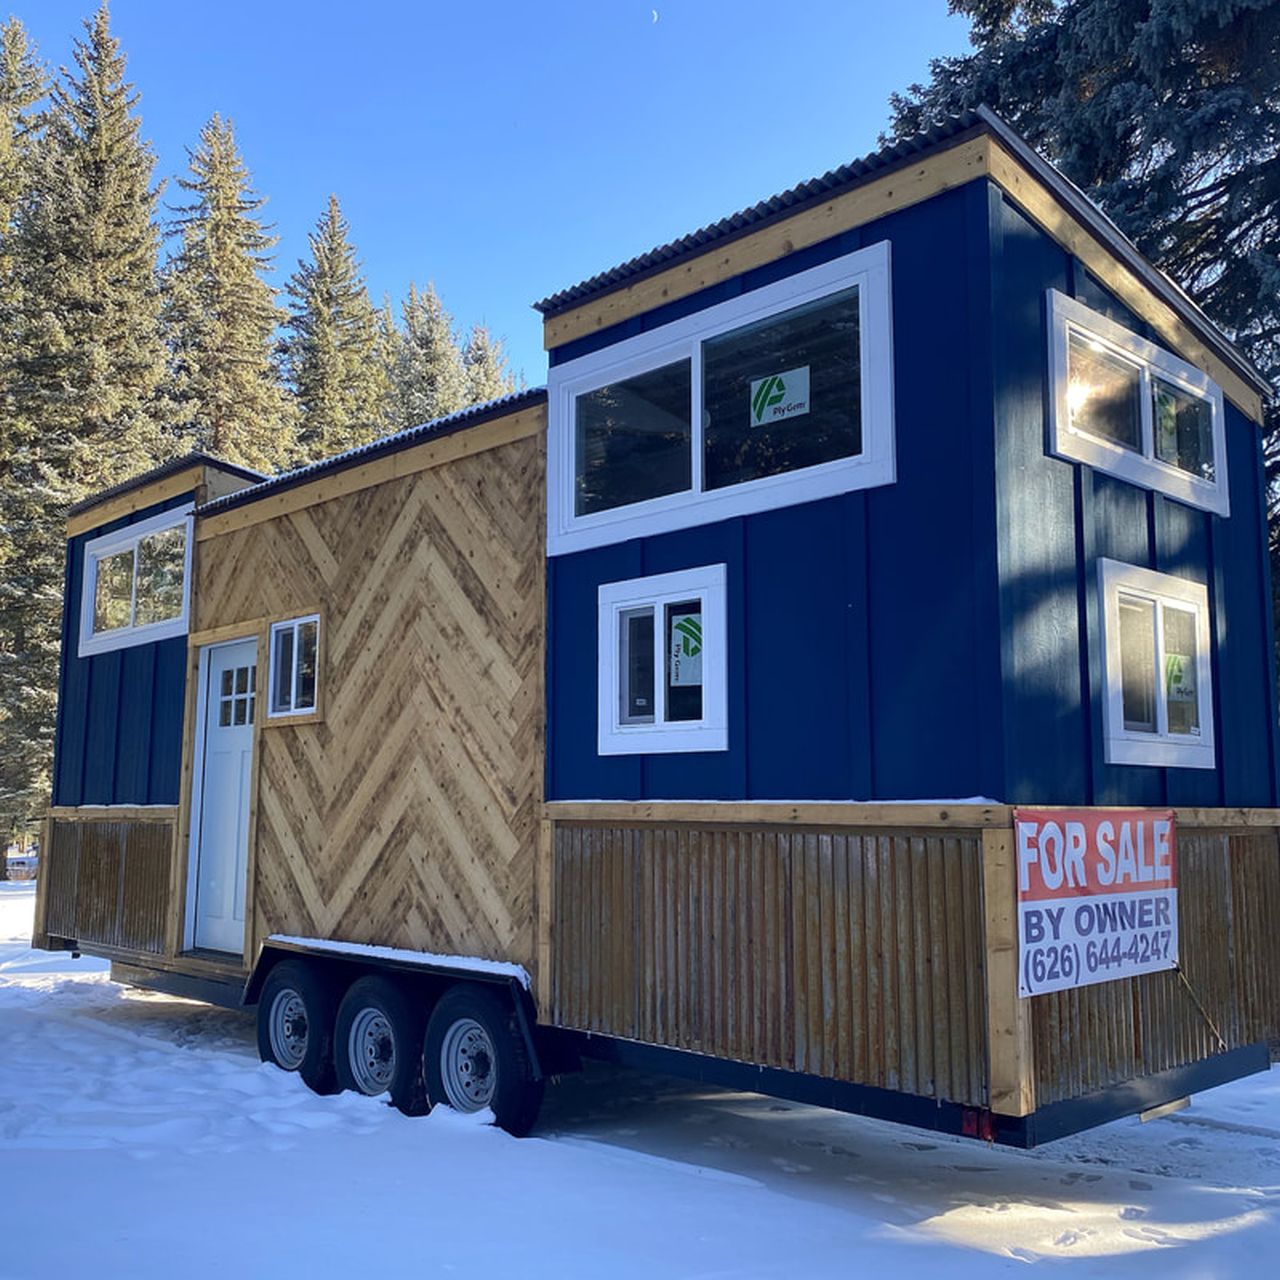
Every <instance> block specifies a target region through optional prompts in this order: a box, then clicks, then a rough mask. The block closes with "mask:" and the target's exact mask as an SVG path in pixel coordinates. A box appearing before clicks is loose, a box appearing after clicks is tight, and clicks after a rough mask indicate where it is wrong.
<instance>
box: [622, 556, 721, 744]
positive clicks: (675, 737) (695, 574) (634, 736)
mask: <svg viewBox="0 0 1280 1280" xmlns="http://www.w3.org/2000/svg"><path fill="white" fill-rule="evenodd" d="M693 597H697V598H698V599H700V600H701V601H702V719H701V720H675V721H667V720H666V718H665V717H666V693H667V681H666V651H665V643H664V642H665V639H666V636H665V626H664V623H663V618H664V612H663V611H664V609H665V607H666V606H667V605H668V604H678V603H679V602H680V601H682V600H688V599H690V598H693ZM639 608H652V609H653V610H654V626H653V640H654V679H653V686H654V698H655V701H656V702H657V706H656V707H655V709H654V722H653V723H652V724H624V723H623V722H622V705H621V703H622V699H621V691H622V681H623V677H624V675H625V674H626V673H625V672H624V671H623V669H622V661H621V659H622V633H621V620H622V616H623V615H624V614H625V613H627V612H629V611H631V610H633V609H639ZM725 609H726V600H725V566H724V565H722V564H713V565H704V566H702V567H700V568H697V569H682V570H680V571H679V572H677V573H660V574H655V575H653V576H652V577H648V578H631V579H629V580H628V581H626V582H606V583H604V584H603V585H602V586H601V587H600V588H599V645H600V647H599V685H598V697H597V708H598V711H597V716H598V727H599V734H598V747H599V752H600V754H601V755H602V756H614V755H636V754H649V753H657V752H671V751H727V750H728V749H729V714H728V707H729V678H728V677H729V663H728V653H727V651H726V645H727V643H728V625H727V622H726V618H725Z"/></svg>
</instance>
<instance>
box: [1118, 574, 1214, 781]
mask: <svg viewBox="0 0 1280 1280" xmlns="http://www.w3.org/2000/svg"><path fill="white" fill-rule="evenodd" d="M1098 564H1099V571H1098V582H1099V590H1100V593H1101V604H1102V620H1103V621H1102V649H1103V682H1102V683H1103V722H1104V731H1105V737H1106V759H1107V763H1108V764H1146V765H1164V766H1167V767H1174V768H1188V769H1212V768H1213V767H1214V764H1215V757H1214V746H1213V697H1212V685H1211V679H1210V663H1209V594H1208V592H1207V590H1206V589H1205V588H1204V587H1203V586H1202V585H1201V584H1200V583H1198V582H1188V581H1187V580H1186V579H1185V578H1175V577H1172V576H1171V575H1169V574H1166V573H1154V572H1152V571H1151V570H1150V569H1140V568H1138V567H1137V566H1135V565H1130V564H1123V563H1121V562H1120V561H1118V560H1100V561H1099V562H1098Z"/></svg>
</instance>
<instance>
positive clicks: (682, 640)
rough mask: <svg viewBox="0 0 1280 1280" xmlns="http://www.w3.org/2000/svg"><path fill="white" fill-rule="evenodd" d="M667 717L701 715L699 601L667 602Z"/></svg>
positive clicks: (694, 717) (700, 624) (683, 717)
mask: <svg viewBox="0 0 1280 1280" xmlns="http://www.w3.org/2000/svg"><path fill="white" fill-rule="evenodd" d="M665 634H666V637H667V662H666V668H667V672H666V680H667V719H668V720H701V719H702V602H701V601H700V600H686V601H683V602H681V603H680V604H669V605H667V606H666V626H665Z"/></svg>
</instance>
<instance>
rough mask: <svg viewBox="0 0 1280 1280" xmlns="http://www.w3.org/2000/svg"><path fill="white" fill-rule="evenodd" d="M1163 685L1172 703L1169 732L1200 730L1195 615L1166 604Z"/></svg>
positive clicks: (1170, 706) (1196, 731)
mask: <svg viewBox="0 0 1280 1280" xmlns="http://www.w3.org/2000/svg"><path fill="white" fill-rule="evenodd" d="M1164 688H1165V696H1166V698H1167V699H1168V703H1169V732H1170V733H1190V734H1198V733H1199V732H1200V699H1199V691H1198V689H1197V688H1196V616H1195V614H1194V613H1191V612H1190V611H1189V610H1187V609H1175V608H1171V607H1170V606H1169V605H1165V606H1164Z"/></svg>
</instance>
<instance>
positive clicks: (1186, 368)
mask: <svg viewBox="0 0 1280 1280" xmlns="http://www.w3.org/2000/svg"><path fill="white" fill-rule="evenodd" d="M1048 314H1049V374H1050V383H1051V392H1052V394H1051V395H1050V398H1049V405H1050V449H1051V451H1052V452H1053V453H1055V454H1056V455H1057V456H1058V457H1060V458H1066V459H1068V460H1069V461H1072V462H1083V463H1085V464H1086V465H1088V466H1090V467H1093V468H1094V469H1095V470H1098V471H1105V472H1106V473H1107V474H1108V475H1113V476H1116V477H1118V478H1119V479H1121V480H1127V481H1129V482H1130V483H1131V484H1136V485H1141V486H1142V487H1143V488H1144V489H1153V490H1155V491H1156V492H1158V493H1163V494H1165V495H1166V496H1168V497H1170V498H1176V499H1177V500H1178V501H1180V502H1185V503H1187V504H1188V505H1189V506H1193V507H1199V508H1200V509H1201V510H1204V511H1212V512H1214V513H1215V514H1217V515H1221V516H1225V515H1228V514H1229V513H1230V502H1229V498H1228V493H1227V484H1226V456H1225V455H1226V437H1225V430H1226V427H1225V424H1224V420H1223V400H1222V391H1221V389H1220V388H1219V386H1218V384H1217V383H1216V382H1214V381H1213V379H1212V378H1210V377H1208V375H1206V374H1205V373H1203V372H1201V370H1199V369H1197V368H1196V367H1195V366H1194V365H1191V364H1188V363H1187V362H1186V361H1185V360H1180V359H1179V358H1178V357H1177V356H1175V355H1173V354H1172V353H1171V352H1169V351H1166V350H1164V348H1163V347H1158V346H1156V344H1155V343H1154V342H1148V341H1147V340H1146V339H1145V338H1143V337H1141V336H1139V335H1138V334H1136V333H1133V332H1131V331H1130V330H1128V329H1126V328H1124V327H1123V326H1122V325H1118V324H1116V323H1115V322H1114V321H1112V320H1109V319H1108V318H1107V317H1106V316H1104V315H1101V314H1099V313H1098V312H1096V311H1093V310H1091V309H1090V308H1089V307H1086V306H1085V305H1084V304H1083V303H1080V302H1077V301H1076V300H1075V299H1074V298H1068V297H1066V296H1065V295H1063V294H1061V293H1059V292H1058V291H1057V290H1056V289H1050V290H1049V292H1048Z"/></svg>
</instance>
